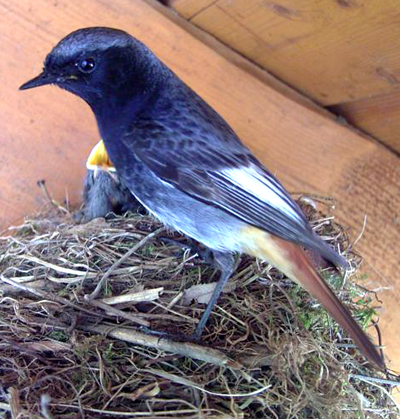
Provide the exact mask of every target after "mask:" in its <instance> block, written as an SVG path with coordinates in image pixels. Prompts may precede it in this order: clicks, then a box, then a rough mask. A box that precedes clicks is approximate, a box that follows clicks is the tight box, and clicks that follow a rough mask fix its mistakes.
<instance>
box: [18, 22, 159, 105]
mask: <svg viewBox="0 0 400 419" xmlns="http://www.w3.org/2000/svg"><path fill="white" fill-rule="evenodd" d="M165 68H166V67H165V66H164V65H163V64H162V63H161V62H160V61H159V60H158V59H157V58H156V57H155V55H154V54H153V53H152V52H151V51H150V50H149V49H148V48H147V47H146V46H145V45H144V44H142V43H141V42H140V41H138V40H137V39H136V38H134V37H132V36H131V35H129V34H127V33H126V32H123V31H121V30H117V29H111V28H103V27H94V28H85V29H79V30H77V31H75V32H72V33H71V34H69V35H68V36H66V37H65V38H63V39H62V40H61V41H60V42H59V43H58V44H57V45H56V46H55V47H54V48H53V50H52V51H51V52H50V53H49V54H48V55H47V57H46V60H45V62H44V67H43V71H42V73H40V74H39V75H38V76H37V77H35V78H33V79H32V80H30V81H28V82H26V83H24V84H23V85H22V86H21V87H20V89H21V90H25V89H31V88H34V87H39V86H44V85H48V84H55V85H57V86H59V87H61V88H62V89H65V90H67V91H70V92H72V93H74V94H76V95H78V96H79V97H81V98H82V99H84V100H85V101H86V102H87V103H88V104H89V105H90V106H91V107H92V108H93V110H94V111H95V113H96V111H99V110H100V108H101V107H104V106H106V107H107V109H109V108H110V107H113V106H114V107H119V106H120V105H121V104H124V103H126V102H127V101H130V100H132V99H133V98H136V99H137V98H138V97H141V96H143V95H146V94H147V93H148V92H149V91H150V90H151V89H152V87H153V86H155V85H156V84H157V82H158V81H159V80H160V78H162V74H164V73H165Z"/></svg>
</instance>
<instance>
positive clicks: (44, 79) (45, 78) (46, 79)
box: [19, 71, 57, 90]
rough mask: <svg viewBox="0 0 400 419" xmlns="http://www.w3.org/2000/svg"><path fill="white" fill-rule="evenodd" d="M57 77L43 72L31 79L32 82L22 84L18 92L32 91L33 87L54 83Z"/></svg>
mask: <svg viewBox="0 0 400 419" xmlns="http://www.w3.org/2000/svg"><path fill="white" fill-rule="evenodd" d="M56 81H57V77H55V76H52V75H50V74H48V73H47V72H46V71H43V72H42V73H41V74H39V75H38V76H36V77H35V78H33V79H32V80H29V81H27V82H26V83H24V84H23V85H22V86H21V87H20V88H19V90H27V89H33V88H34V87H39V86H45V85H46V84H51V83H55V82H56Z"/></svg>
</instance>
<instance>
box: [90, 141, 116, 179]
mask: <svg viewBox="0 0 400 419" xmlns="http://www.w3.org/2000/svg"><path fill="white" fill-rule="evenodd" d="M86 168H87V169H89V170H98V169H102V170H107V171H109V172H115V167H114V165H113V164H112V163H111V160H110V158H109V157H108V154H107V150H106V148H105V146H104V143H103V140H100V141H99V142H98V143H97V144H96V145H95V146H94V147H93V148H92V151H91V152H90V154H89V157H88V159H87V160H86Z"/></svg>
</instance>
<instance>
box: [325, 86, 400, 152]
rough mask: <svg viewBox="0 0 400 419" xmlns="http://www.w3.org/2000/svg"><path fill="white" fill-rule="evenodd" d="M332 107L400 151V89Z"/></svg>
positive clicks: (351, 122)
mask: <svg viewBox="0 0 400 419" xmlns="http://www.w3.org/2000/svg"><path fill="white" fill-rule="evenodd" d="M330 109H331V110H332V111H334V112H335V113H338V114H340V115H342V116H344V117H345V118H346V119H347V121H348V122H349V123H350V124H353V125H355V126H356V127H358V128H360V129H362V130H364V131H365V132H367V133H368V134H371V135H372V136H374V137H375V138H378V139H379V140H380V141H382V142H383V143H385V144H386V145H387V146H389V147H391V148H392V149H393V150H395V151H396V152H397V153H400V90H397V91H395V92H392V93H388V94H385V95H380V96H375V97H371V98H366V99H361V100H357V101H355V102H348V103H340V104H339V105H336V106H332V107H331V108H330Z"/></svg>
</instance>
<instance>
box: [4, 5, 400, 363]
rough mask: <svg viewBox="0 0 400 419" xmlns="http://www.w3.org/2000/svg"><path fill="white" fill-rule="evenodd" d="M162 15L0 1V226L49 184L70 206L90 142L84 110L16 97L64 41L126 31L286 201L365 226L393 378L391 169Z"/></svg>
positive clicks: (76, 103) (390, 162)
mask: <svg viewBox="0 0 400 419" xmlns="http://www.w3.org/2000/svg"><path fill="white" fill-rule="evenodd" d="M196 4H197V3H196ZM170 15H171V13H168V9H165V8H164V7H163V6H161V5H160V4H158V3H155V2H153V1H150V0H148V1H145V0H135V1H132V0H114V1H112V2H111V1H108V0H81V1H79V2H71V1H68V0H57V1H54V0H19V1H18V2H17V1H15V2H10V1H9V0H0V39H1V40H2V41H3V42H2V48H1V49H0V62H1V63H2V65H1V66H0V77H1V80H2V88H1V89H0V124H1V127H2V129H1V130H0V143H1V146H2V154H1V165H0V225H1V226H2V227H6V226H7V225H8V224H10V223H11V222H16V221H18V219H21V218H22V217H23V216H24V215H27V214H30V213H32V212H34V211H35V210H37V209H38V208H40V205H41V204H42V194H41V192H40V191H39V189H38V188H37V187H36V181H37V180H39V179H46V180H47V182H48V186H49V190H50V192H51V194H52V195H53V196H54V197H55V198H56V199H57V200H59V201H62V200H63V199H64V198H65V197H66V196H68V197H69V199H70V200H71V202H72V203H75V204H76V203H78V202H79V201H80V193H81V188H82V184H83V174H84V164H85V159H86V156H87V154H88V151H89V150H90V148H91V147H92V146H93V145H94V144H95V143H96V142H97V141H98V133H97V128H96V125H95V121H94V118H93V116H92V114H91V112H90V110H89V108H88V107H87V106H86V105H85V103H84V102H83V101H81V100H79V99H77V98H76V97H74V96H72V95H71V94H68V93H66V92H63V91H61V90H59V89H57V88H55V87H44V88H41V89H34V90H31V91H25V92H20V91H18V87H19V86H20V85H21V84H22V83H23V82H25V81H26V80H28V79H30V78H31V77H33V76H35V75H36V74H37V73H38V72H39V71H40V70H41V67H42V62H43V59H44V57H45V55H46V53H47V52H48V51H49V50H50V49H51V47H52V46H53V45H54V44H55V43H56V42H57V41H58V40H59V39H60V38H61V37H63V36H65V35H66V34H68V33H69V32H71V31H72V30H75V29H77V28H80V27H85V26H98V25H103V26H111V27H118V28H121V29H124V30H126V31H128V32H130V33H131V34H132V35H134V36H136V37H138V38H139V39H141V40H142V41H144V42H145V43H146V44H147V45H148V46H149V47H150V48H152V49H153V50H154V52H155V53H156V54H157V55H159V57H160V58H161V59H162V60H163V61H164V62H165V63H166V64H167V65H169V66H170V67H171V68H172V69H173V70H174V71H175V72H176V73H177V74H178V75H179V76H180V77H181V78H182V79H183V80H184V81H185V82H187V83H188V84H189V85H190V86H192V87H193V88H194V89H195V90H196V91H197V92H198V93H199V94H200V95H202V96H203V97H204V98H205V100H207V101H208V102H209V103H210V104H211V105H212V106H213V107H215V109H217V111H218V112H220V113H221V115H222V116H223V117H225V118H226V119H227V121H228V122H229V123H230V124H231V125H232V126H233V128H234V129H235V130H236V131H237V133H238V134H239V136H240V137H241V138H242V139H243V141H244V142H245V143H246V144H247V145H248V146H249V147H250V148H251V149H252V150H253V151H254V153H255V154H256V155H257V157H258V158H259V159H260V160H261V161H262V162H264V163H265V164H266V165H267V166H268V167H269V169H270V170H271V171H272V172H273V173H274V174H275V175H277V176H278V177H279V178H280V179H281V181H282V182H283V183H284V184H285V186H286V187H287V188H288V189H289V190H290V191H304V192H306V193H317V194H321V195H324V196H331V197H333V198H335V199H336V200H337V209H336V210H335V212H334V214H335V215H336V216H337V217H338V218H339V220H340V221H341V222H342V223H343V225H345V226H348V229H349V233H350V234H351V236H352V237H353V238H355V237H357V236H358V235H359V234H360V232H361V230H362V228H363V223H364V219H365V216H367V223H366V226H365V231H364V233H363V236H362V238H361V240H359V242H358V244H357V250H358V251H359V252H360V254H362V255H363V256H364V258H365V267H366V268H367V269H368V270H369V276H368V280H367V282H366V283H365V285H366V286H369V287H372V288H376V287H381V286H383V287H385V288H386V289H388V290H387V291H385V292H383V293H381V294H380V298H382V299H383V300H384V302H385V310H384V313H383V316H382V319H381V323H380V324H381V329H382V334H383V338H384V340H385V343H386V345H387V347H388V350H387V353H388V355H389V356H390V357H391V358H392V359H393V360H394V363H393V364H392V365H393V366H394V367H396V366H397V368H398V369H400V346H399V345H398V336H399V335H400V323H399V322H398V321H397V317H398V312H399V311H398V301H399V298H400V275H399V269H398V266H399V262H400V253H399V250H398V249H399V243H400V221H399V213H400V196H399V193H398V186H399V184H400V164H399V163H400V160H399V158H398V157H397V156H396V155H395V154H393V153H392V152H390V151H389V150H387V148H385V147H383V146H381V145H380V144H378V143H376V142H374V141H370V140H368V139H365V138H364V137H361V136H360V135H358V134H357V133H356V132H354V131H351V130H349V129H348V128H347V127H346V126H343V125H340V124H338V123H336V122H335V121H334V120H333V119H332V118H331V117H329V116H327V115H326V112H324V111H323V110H319V109H316V107H315V105H312V104H310V103H309V101H307V99H305V98H301V97H300V96H299V95H298V94H297V93H296V92H291V91H290V89H288V88H287V87H285V86H282V85H280V84H279V82H277V81H275V82H273V81H272V78H271V77H270V76H269V75H268V74H266V73H264V72H263V71H261V70H260V69H259V68H257V67H254V66H253V65H252V64H251V63H250V62H248V61H246V60H243V58H240V57H238V56H237V55H236V54H235V53H233V52H232V51H229V50H228V49H227V48H225V47H223V46H221V45H220V44H219V43H218V42H216V41H215V40H213V39H209V37H208V36H207V35H206V34H204V33H200V32H199V31H198V30H195V29H194V28H193V27H192V25H189V24H188V23H187V22H186V21H183V22H182V21H181V20H180V19H179V18H176V17H174V16H170Z"/></svg>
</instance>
